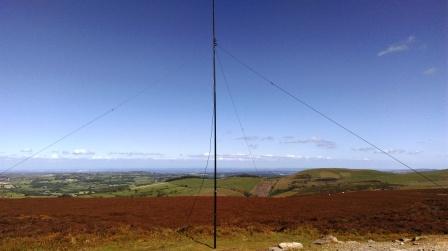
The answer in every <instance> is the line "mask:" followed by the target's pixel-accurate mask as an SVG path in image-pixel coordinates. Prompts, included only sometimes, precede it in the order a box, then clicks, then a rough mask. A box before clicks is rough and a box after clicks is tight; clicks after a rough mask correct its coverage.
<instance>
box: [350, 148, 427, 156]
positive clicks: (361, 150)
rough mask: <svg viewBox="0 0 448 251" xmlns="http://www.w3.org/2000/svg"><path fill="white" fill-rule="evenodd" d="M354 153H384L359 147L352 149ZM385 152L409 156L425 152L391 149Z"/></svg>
mask: <svg viewBox="0 0 448 251" xmlns="http://www.w3.org/2000/svg"><path fill="white" fill-rule="evenodd" d="M352 150H353V151H356V152H371V153H382V152H381V151H379V150H377V149H375V148H373V147H359V148H352ZM384 151H385V152H386V153H388V154H408V155H416V154H420V153H422V152H423V151H420V150H412V151H410V150H404V149H399V148H391V149H384Z"/></svg>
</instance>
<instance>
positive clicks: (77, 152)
mask: <svg viewBox="0 0 448 251" xmlns="http://www.w3.org/2000/svg"><path fill="white" fill-rule="evenodd" d="M72 154H73V155H95V152H93V151H89V150H87V149H84V148H79V149H75V150H73V151H72Z"/></svg>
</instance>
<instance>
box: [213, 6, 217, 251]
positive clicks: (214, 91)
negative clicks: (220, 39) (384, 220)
mask: <svg viewBox="0 0 448 251" xmlns="http://www.w3.org/2000/svg"><path fill="white" fill-rule="evenodd" d="M212 51H213V121H214V123H213V130H214V133H213V135H214V167H215V168H214V187H213V248H214V249H216V220H217V213H216V206H217V180H216V178H217V176H216V170H217V169H216V158H217V155H216V152H217V151H216V36H215V0H212Z"/></svg>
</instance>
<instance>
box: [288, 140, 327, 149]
mask: <svg viewBox="0 0 448 251" xmlns="http://www.w3.org/2000/svg"><path fill="white" fill-rule="evenodd" d="M280 143H282V144H313V145H315V146H317V147H320V148H327V149H333V148H336V143H335V142H333V141H330V140H326V139H321V138H318V137H311V138H309V139H297V138H294V137H288V138H287V139H285V137H283V140H282V141H280Z"/></svg>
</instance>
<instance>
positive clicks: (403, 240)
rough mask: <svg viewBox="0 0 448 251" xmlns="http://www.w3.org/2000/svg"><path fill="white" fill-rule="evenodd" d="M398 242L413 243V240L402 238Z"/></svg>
mask: <svg viewBox="0 0 448 251" xmlns="http://www.w3.org/2000/svg"><path fill="white" fill-rule="evenodd" d="M398 240H399V241H401V242H410V241H412V239H409V238H400V239H398Z"/></svg>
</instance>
